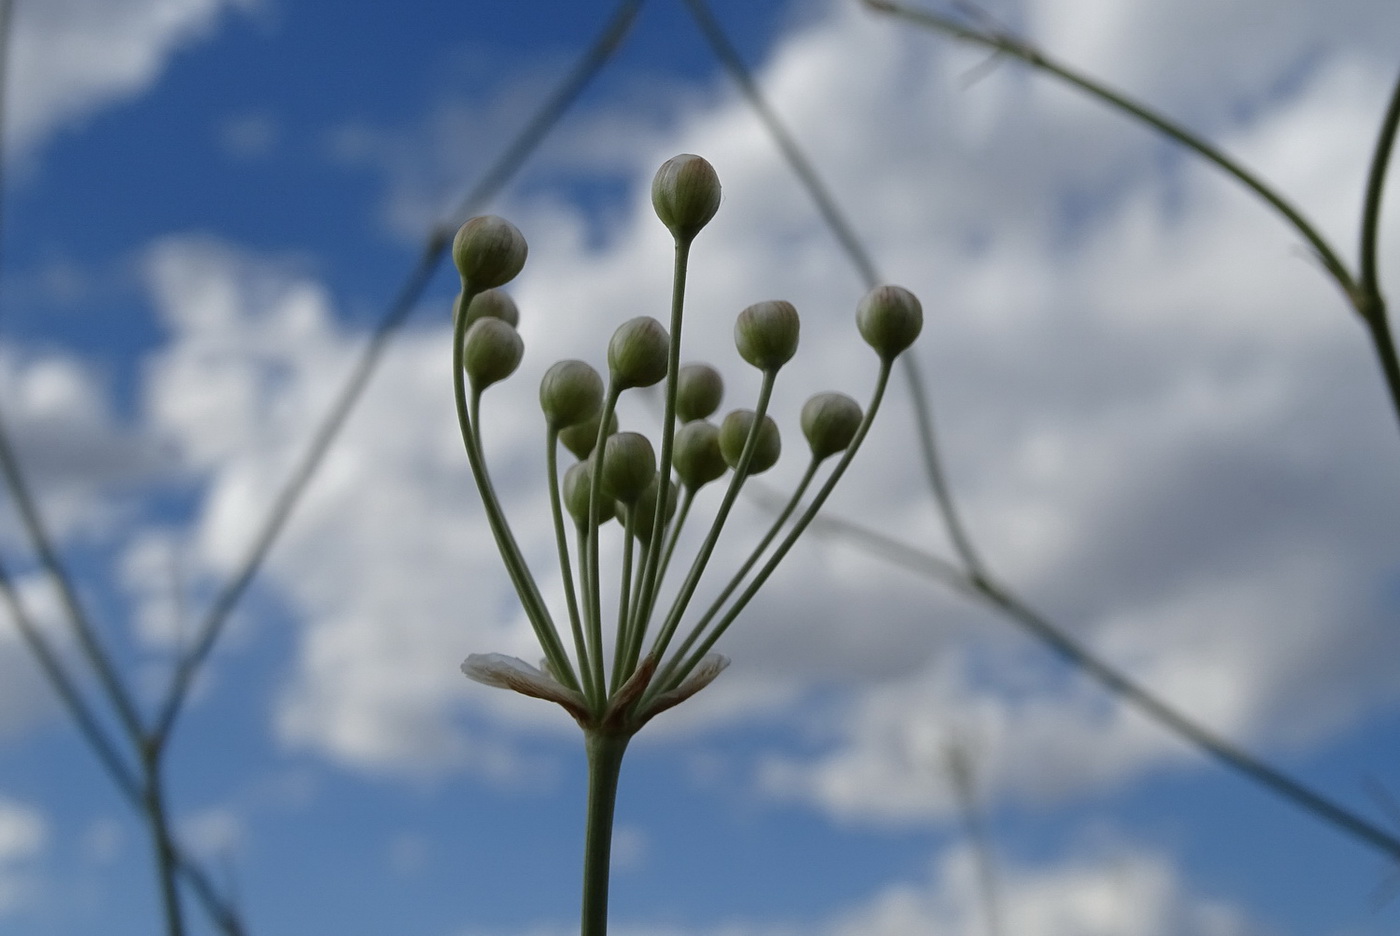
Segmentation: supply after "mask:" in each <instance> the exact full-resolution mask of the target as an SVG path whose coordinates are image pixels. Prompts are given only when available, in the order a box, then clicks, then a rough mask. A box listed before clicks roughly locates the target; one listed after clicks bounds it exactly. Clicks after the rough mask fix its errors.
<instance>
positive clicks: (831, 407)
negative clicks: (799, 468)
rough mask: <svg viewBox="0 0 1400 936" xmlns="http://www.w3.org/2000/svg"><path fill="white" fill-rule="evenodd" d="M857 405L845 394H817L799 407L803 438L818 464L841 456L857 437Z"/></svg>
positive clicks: (859, 415)
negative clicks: (838, 454) (839, 453)
mask: <svg viewBox="0 0 1400 936" xmlns="http://www.w3.org/2000/svg"><path fill="white" fill-rule="evenodd" d="M861 418H862V414H861V411H860V404H859V403H857V402H856V401H855V400H852V399H851V398H850V397H848V396H846V394H844V393H818V394H816V395H815V396H813V397H812V398H811V399H810V400H808V401H807V402H806V403H805V404H804V405H803V407H802V434H803V435H805V436H806V437H807V444H808V445H809V446H811V448H812V457H813V458H815V459H816V460H817V461H821V460H822V459H823V458H827V457H829V456H831V455H835V454H836V453H837V452H844V451H845V450H846V446H848V445H850V444H851V440H852V439H854V438H855V437H856V430H857V429H859V428H860V421H861Z"/></svg>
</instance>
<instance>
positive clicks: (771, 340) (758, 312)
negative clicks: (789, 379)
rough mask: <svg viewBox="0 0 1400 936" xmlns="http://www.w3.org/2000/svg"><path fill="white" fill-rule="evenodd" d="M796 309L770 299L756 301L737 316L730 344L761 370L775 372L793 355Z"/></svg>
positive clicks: (741, 355)
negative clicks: (735, 346) (732, 343)
mask: <svg viewBox="0 0 1400 936" xmlns="http://www.w3.org/2000/svg"><path fill="white" fill-rule="evenodd" d="M797 332H798V321H797V309H796V308H795V307H794V306H793V304H792V303H791V302H784V301H782V300H781V299H774V300H770V301H768V302H756V303H754V304H753V305H751V306H749V307H748V308H747V309H745V310H744V311H742V312H740V313H739V319H738V321H736V322H735V323H734V344H736V345H737V346H738V348H739V355H740V357H742V358H743V359H744V360H746V361H748V362H749V363H750V364H752V365H753V366H754V367H757V368H758V369H759V370H761V371H775V370H777V369H778V368H780V367H782V366H783V365H784V364H786V363H787V362H788V361H790V360H792V356H793V355H794V354H796V353H797Z"/></svg>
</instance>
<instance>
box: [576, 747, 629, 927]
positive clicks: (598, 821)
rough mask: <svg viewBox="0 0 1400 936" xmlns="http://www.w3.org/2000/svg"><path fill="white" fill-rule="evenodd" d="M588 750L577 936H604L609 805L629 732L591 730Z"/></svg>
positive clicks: (609, 853)
mask: <svg viewBox="0 0 1400 936" xmlns="http://www.w3.org/2000/svg"><path fill="white" fill-rule="evenodd" d="M584 739H585V744H586V747H587V749H588V827H587V831H586V832H585V834H584V842H583V927H582V932H581V936H607V932H608V873H609V871H610V869H611V865H612V834H613V807H614V806H616V805H617V778H618V775H619V774H620V773H621V771H622V755H623V754H624V753H625V752H626V750H627V742H628V741H631V740H632V735H631V734H618V733H615V732H609V731H606V730H599V729H592V730H589V731H587V732H585V734H584Z"/></svg>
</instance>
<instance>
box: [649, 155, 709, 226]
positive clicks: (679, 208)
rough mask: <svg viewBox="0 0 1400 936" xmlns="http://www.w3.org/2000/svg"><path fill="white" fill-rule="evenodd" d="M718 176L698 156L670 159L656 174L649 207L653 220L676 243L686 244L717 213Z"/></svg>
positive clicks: (652, 183)
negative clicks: (655, 220)
mask: <svg viewBox="0 0 1400 936" xmlns="http://www.w3.org/2000/svg"><path fill="white" fill-rule="evenodd" d="M719 194H720V191H719V176H718V175H716V174H715V168H714V166H711V165H710V164H709V163H708V162H706V161H705V160H704V159H702V158H700V157H699V156H692V155H690V154H689V153H683V154H681V155H680V156H673V157H671V158H670V159H668V160H666V161H665V162H664V163H662V164H661V168H660V169H658V170H656V177H655V178H654V179H652V181H651V204H652V207H653V208H655V209H656V216H657V217H658V218H660V219H661V223H662V224H664V225H666V227H667V229H668V230H670V232H671V234H672V235H673V236H674V237H675V238H676V240H678V241H688V240H691V239H692V238H694V237H695V235H696V234H699V233H700V229H701V228H703V227H704V226H705V225H707V224H709V223H710V219H711V218H713V217H714V216H715V212H716V211H718V210H719Z"/></svg>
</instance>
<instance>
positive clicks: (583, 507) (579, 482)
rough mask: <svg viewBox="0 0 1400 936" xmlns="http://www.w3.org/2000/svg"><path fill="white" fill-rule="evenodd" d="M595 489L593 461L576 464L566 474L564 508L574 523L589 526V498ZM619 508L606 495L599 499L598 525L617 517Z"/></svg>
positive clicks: (588, 460)
mask: <svg viewBox="0 0 1400 936" xmlns="http://www.w3.org/2000/svg"><path fill="white" fill-rule="evenodd" d="M592 489H593V459H591V458H589V459H587V460H585V461H581V462H575V463H574V464H572V465H570V466H569V470H568V471H566V472H564V508H565V509H566V510H568V511H569V516H571V517H573V518H574V522H575V523H578V524H581V525H585V526H586V525H587V524H588V496H589V492H590V491H591V490H592ZM616 513H617V508H616V506H615V505H614V503H613V500H612V498H610V497H607V496H606V495H603V496H600V497H599V498H598V523H599V525H602V524H604V523H607V522H608V521H609V520H611V519H612V518H613V517H614V516H616Z"/></svg>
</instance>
